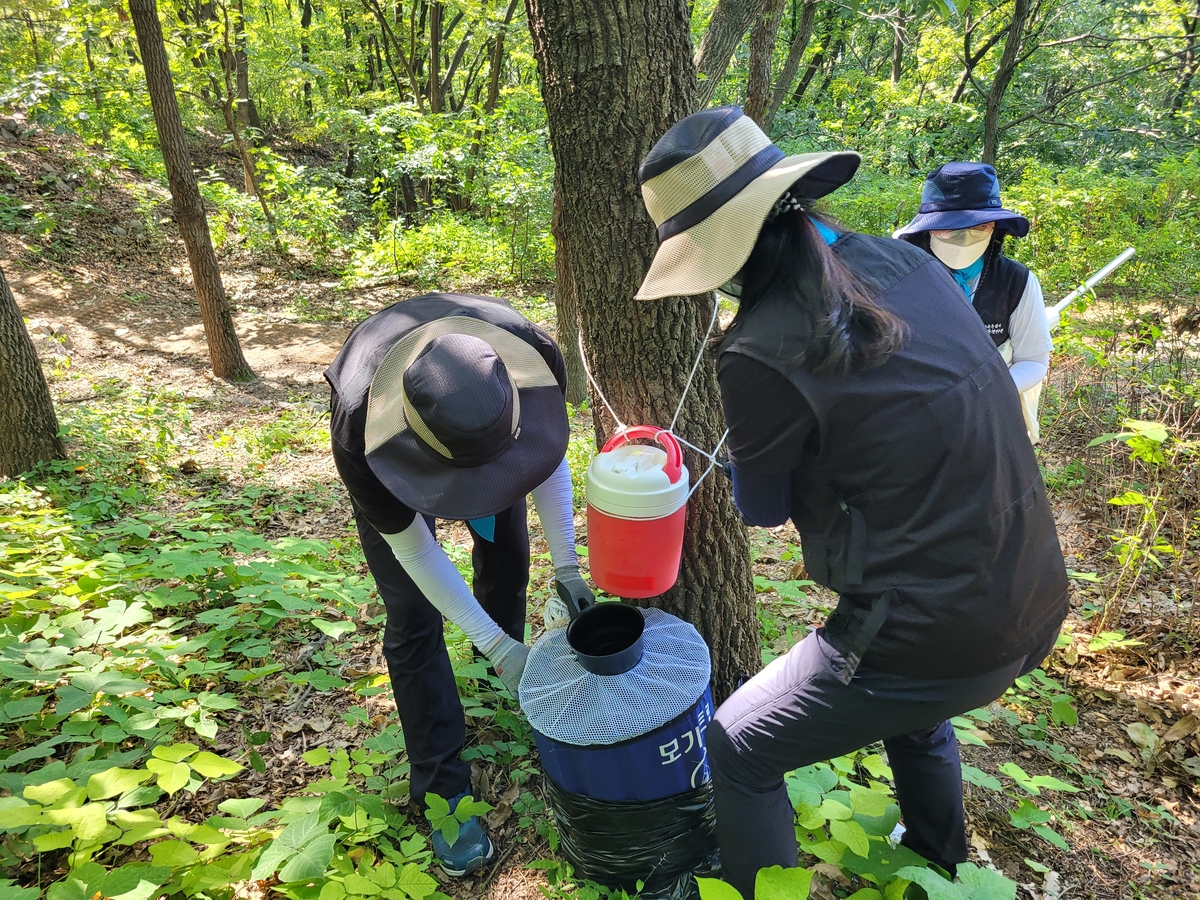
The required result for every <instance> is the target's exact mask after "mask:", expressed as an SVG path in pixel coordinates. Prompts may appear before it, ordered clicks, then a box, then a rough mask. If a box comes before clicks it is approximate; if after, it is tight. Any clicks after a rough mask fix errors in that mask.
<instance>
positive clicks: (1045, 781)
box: [1030, 775, 1079, 794]
mask: <svg viewBox="0 0 1200 900" xmlns="http://www.w3.org/2000/svg"><path fill="white" fill-rule="evenodd" d="M1030 782H1031V783H1032V784H1033V785H1035V786H1036V787H1040V788H1045V789H1046V790H1048V791H1064V792H1065V793H1068V794H1078V793H1079V788H1077V787H1075V785H1073V784H1067V783H1066V782H1065V781H1059V780H1058V779H1057V778H1055V777H1054V776H1053V775H1035V776H1034V777H1033V778H1031V779H1030Z"/></svg>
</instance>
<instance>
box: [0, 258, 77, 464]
mask: <svg viewBox="0 0 1200 900" xmlns="http://www.w3.org/2000/svg"><path fill="white" fill-rule="evenodd" d="M65 455H66V454H65V453H64V452H63V445H62V441H61V440H59V437H58V419H57V418H55V415H54V404H53V403H52V402H51V400H50V389H49V388H48V387H46V376H45V375H43V374H42V366H41V363H40V362H38V357H37V351H36V350H34V349H33V341H31V340H30V339H29V332H28V331H26V330H25V322H24V320H23V319H22V318H21V310H20V309H18V308H17V301H16V300H15V299H14V298H13V295H12V291H10V290H9V288H8V281H7V280H6V279H5V277H4V272H3V270H0V478H15V477H16V476H17V475H20V474H21V473H22V472H28V471H29V470H30V469H32V468H33V467H34V466H35V465H37V464H38V463H40V462H44V461H45V460H48V459H62V458H63V457H64V456H65Z"/></svg>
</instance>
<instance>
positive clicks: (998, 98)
mask: <svg viewBox="0 0 1200 900" xmlns="http://www.w3.org/2000/svg"><path fill="white" fill-rule="evenodd" d="M1028 20H1029V0H1013V11H1012V19H1010V20H1009V23H1008V28H1007V29H1006V30H1005V35H1004V50H1003V51H1002V52H1001V54H1000V64H999V65H998V66H997V67H996V74H995V76H994V77H993V78H992V86H991V87H990V88H989V89H988V93H987V102H986V104H985V105H984V113H983V161H984V162H985V163H989V164H993V165H994V164H995V162H996V150H997V145H998V144H999V142H1000V105H1001V103H1002V102H1003V101H1004V92H1005V91H1007V90H1008V83H1009V82H1010V81H1012V77H1013V73H1014V72H1015V71H1016V70H1017V62H1018V60H1019V59H1020V56H1021V46H1022V44H1023V43H1024V40H1025V25H1026V23H1027V22H1028Z"/></svg>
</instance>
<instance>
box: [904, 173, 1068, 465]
mask: <svg viewBox="0 0 1200 900" xmlns="http://www.w3.org/2000/svg"><path fill="white" fill-rule="evenodd" d="M1028 233H1029V220H1028V219H1026V218H1025V217H1024V216H1022V215H1021V214H1020V213H1016V212H1013V211H1012V210H1008V209H1005V208H1004V206H1003V204H1002V203H1001V201H1000V182H999V180H998V179H997V178H996V170H995V169H993V168H992V167H991V166H989V165H985V164H983V163H974V162H951V163H946V164H945V165H943V166H940V167H939V168H938V169H936V170H935V171H933V172H931V173H930V174H929V176H928V177H927V178H926V179H925V186H924V189H923V190H922V191H921V207H920V210H919V211H918V212H917V215H916V216H915V217H914V218H913V220H912V221H911V222H909V223H908V224H907V225H905V226H904V227H903V228H901V229H899V230H898V231H896V232H895V234H893V235H892V236H893V237H896V238H900V239H901V240H905V241H908V242H909V243H910V244H915V245H916V246H918V247H920V248H922V249H924V250H927V251H928V252H930V253H932V254H933V255H934V256H935V257H937V258H938V259H939V260H940V261H941V262H942V264H943V265H945V266H946V268H947V269H949V270H950V274H951V275H953V276H954V280H955V281H956V282H958V285H959V287H960V288H962V291H963V295H964V296H965V297H966V299H967V302H969V303H970V304H971V306H972V307H973V308H974V309H975V311H976V312H977V313H978V314H979V318H980V319H981V320H982V321H983V324H984V327H985V328H986V329H987V332H988V335H989V336H990V337H991V339H992V342H993V343H994V344H995V345H996V349H997V350H998V351H999V352H1000V355H1001V356H1002V357H1003V358H1004V362H1005V363H1006V364H1007V365H1008V372H1009V374H1010V375H1011V376H1012V379H1013V383H1014V384H1015V385H1016V386H1017V391H1018V392H1019V393H1020V394H1021V395H1022V403H1021V406H1022V412H1023V414H1024V418H1025V427H1026V430H1027V431H1028V432H1029V436H1030V438H1031V439H1032V440H1034V442H1035V443H1036V442H1037V439H1038V427H1037V402H1036V399H1035V398H1034V396H1033V395H1034V392H1035V389H1036V388H1037V386H1038V385H1040V384H1041V383H1042V380H1043V379H1044V378H1045V377H1046V372H1047V370H1048V368H1049V365H1050V350H1051V347H1052V344H1051V340H1050V325H1049V323H1048V321H1047V319H1046V305H1045V301H1044V300H1043V298H1042V286H1041V284H1039V283H1038V279H1037V276H1036V275H1034V274H1033V273H1032V272H1030V271H1029V270H1028V269H1027V268H1025V266H1023V265H1021V264H1020V263H1019V262H1017V261H1015V260H1012V259H1009V258H1008V257H1007V256H1005V255H1004V239H1005V237H1007V236H1008V235H1012V236H1013V237H1024V236H1025V235H1026V234H1028Z"/></svg>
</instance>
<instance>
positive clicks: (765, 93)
mask: <svg viewBox="0 0 1200 900" xmlns="http://www.w3.org/2000/svg"><path fill="white" fill-rule="evenodd" d="M784 2H785V0H766V2H765V3H764V4H763V8H762V11H761V12H760V13H759V16H758V19H757V20H756V21H755V23H754V27H753V28H752V29H751V30H750V61H749V69H750V71H749V75H748V77H747V79H746V105H745V113H746V115H748V116H749V117H750V118H751V119H753V120H754V121H755V122H757V123H758V124H759V126H762V125H763V124H764V122H765V119H766V114H767V107H768V105H769V104H770V100H771V61H772V60H773V59H774V57H775V41H776V39H777V38H778V37H779V24H780V22H782V21H783V6H784Z"/></svg>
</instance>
